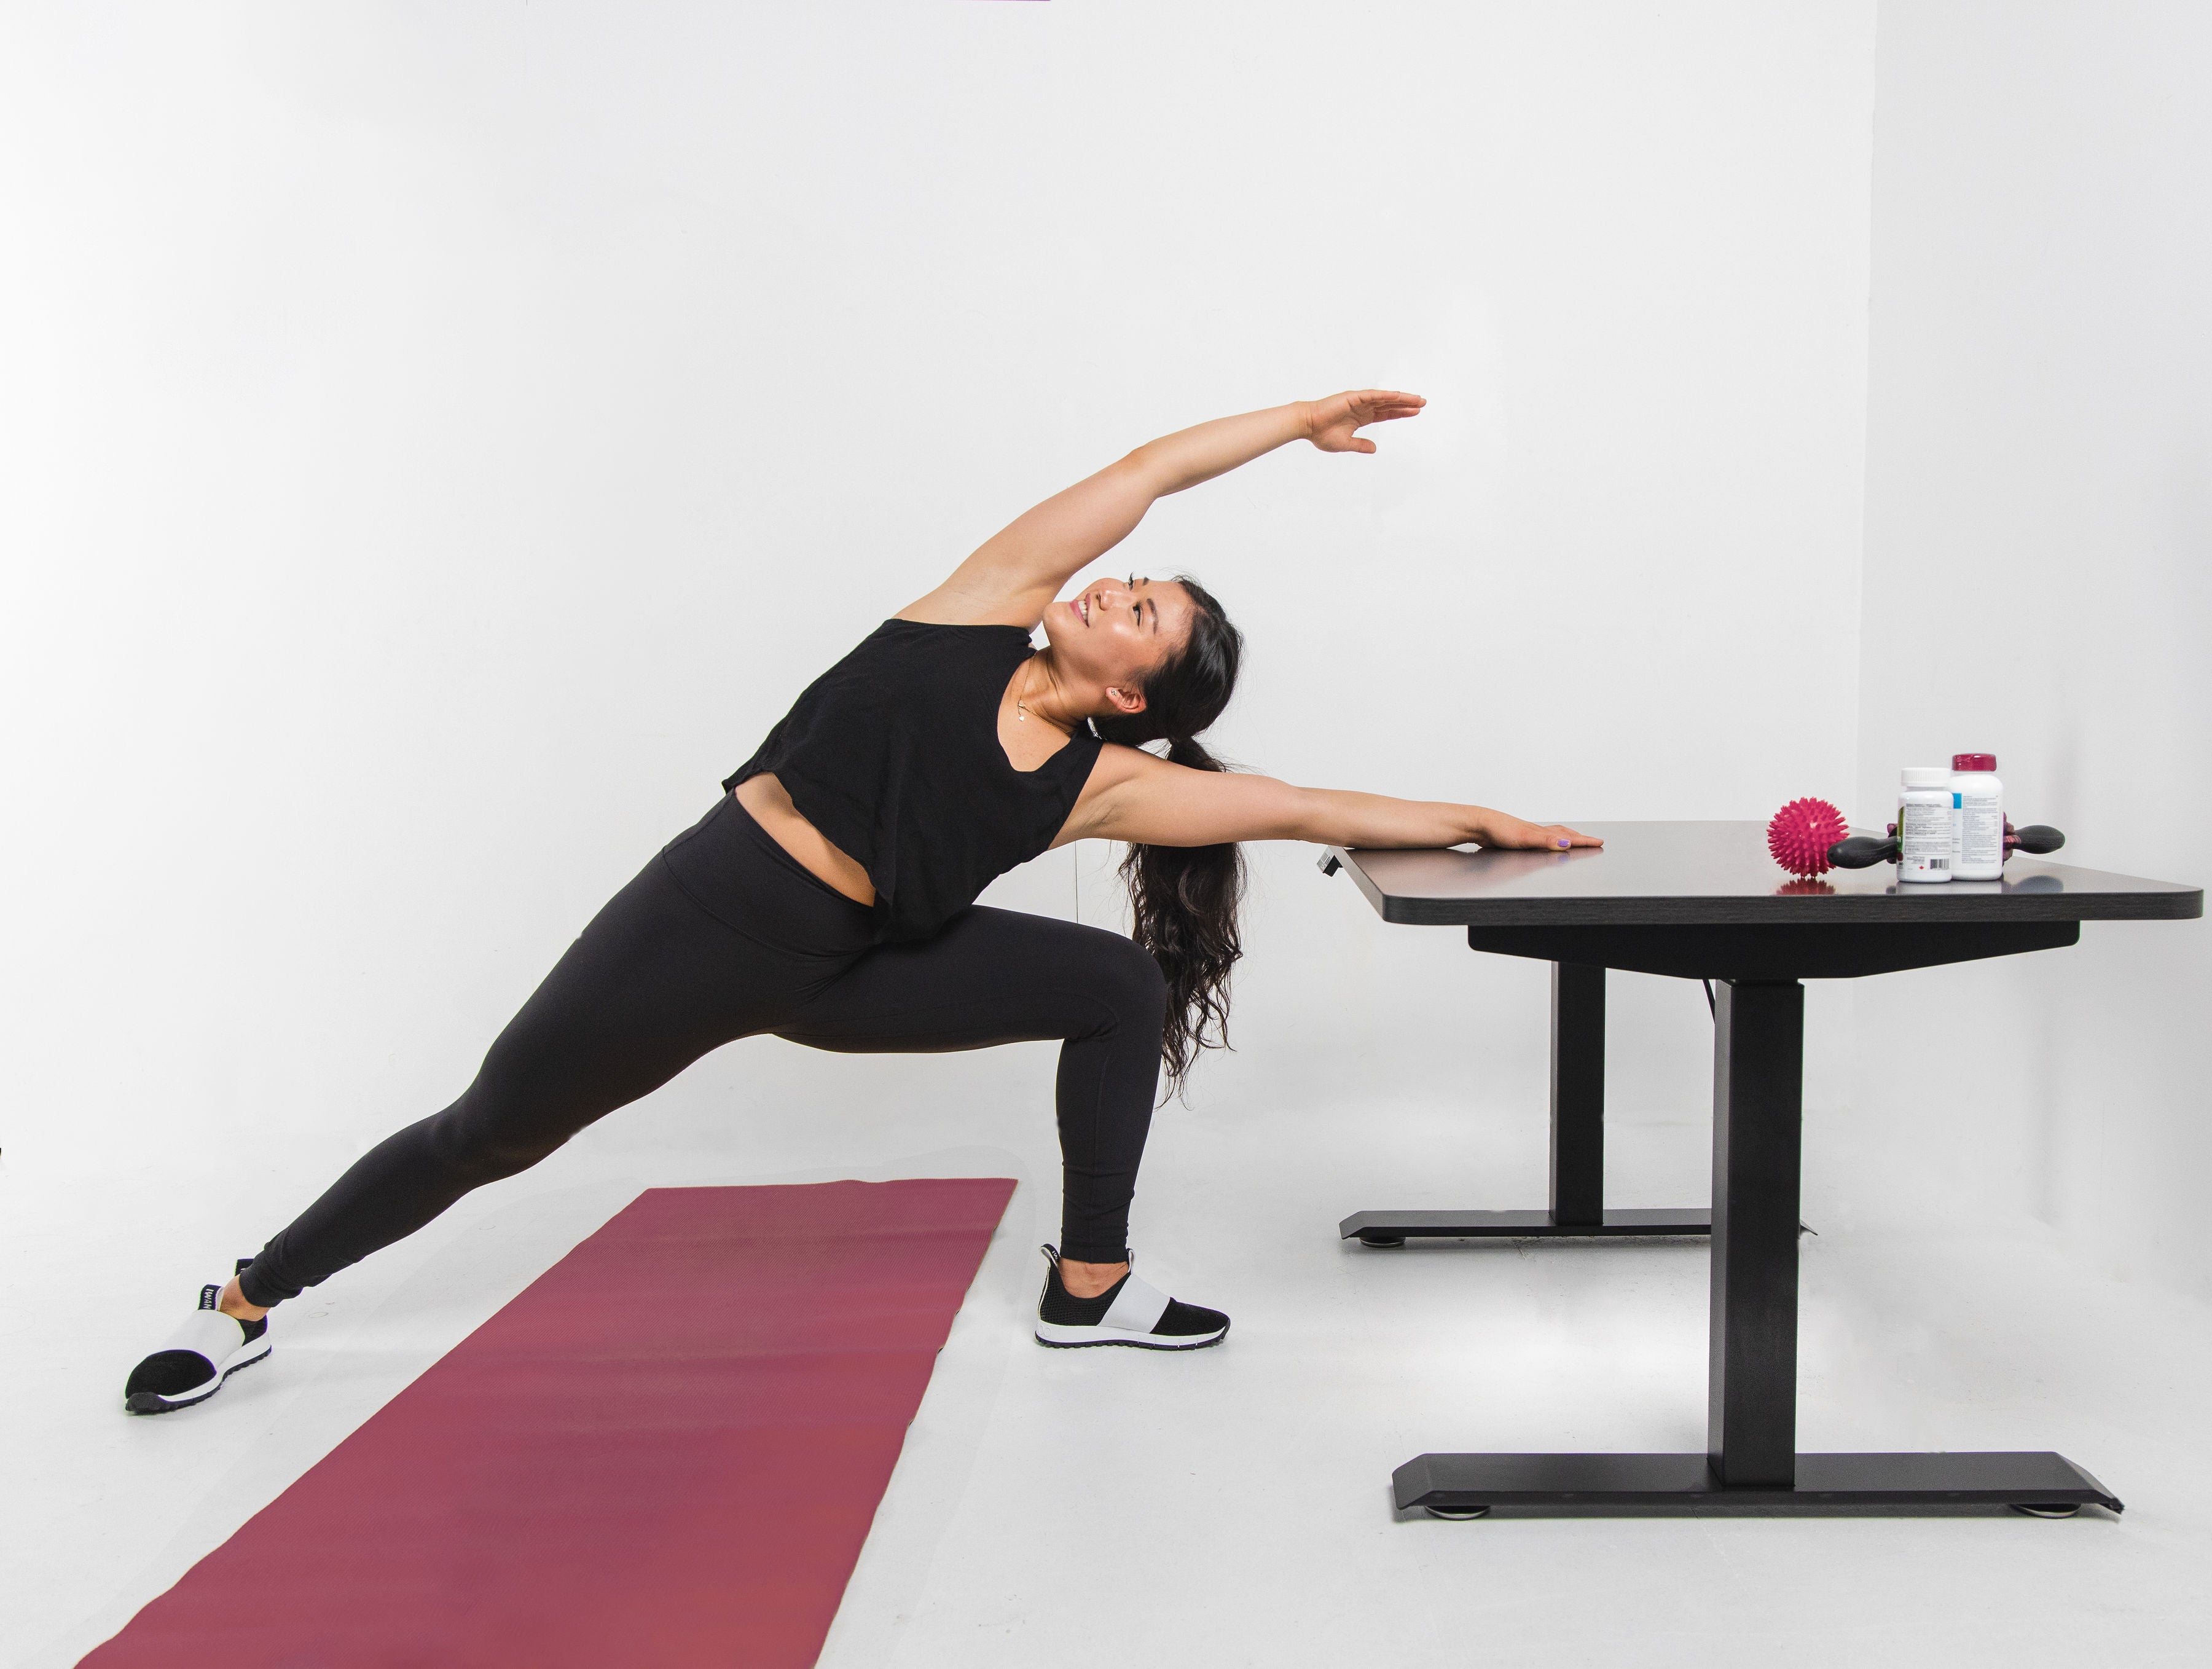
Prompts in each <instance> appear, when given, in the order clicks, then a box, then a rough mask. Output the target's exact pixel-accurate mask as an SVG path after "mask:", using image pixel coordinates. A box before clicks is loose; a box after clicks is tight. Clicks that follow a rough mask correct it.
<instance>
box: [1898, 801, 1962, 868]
mask: <svg viewBox="0 0 2212 1669" xmlns="http://www.w3.org/2000/svg"><path fill="white" fill-rule="evenodd" d="M1897 850H1898V859H1899V862H1901V863H1903V864H1904V865H1905V867H1906V868H1911V869H1917V870H1920V871H1922V872H1923V873H1928V872H1937V873H1940V872H1942V871H1943V870H1947V869H1948V868H1950V867H1951V808H1950V807H1948V806H1916V805H1912V804H1911V803H1909V802H1908V803H1907V804H1905V805H1902V806H1899V807H1898V808H1897Z"/></svg>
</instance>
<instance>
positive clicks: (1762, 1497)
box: [1322, 850, 2203, 1518]
mask: <svg viewBox="0 0 2212 1669" xmlns="http://www.w3.org/2000/svg"><path fill="white" fill-rule="evenodd" d="M1352 860H1353V855H1352V854H1349V853H1346V852H1342V851H1340V850H1331V851H1329V852H1328V854H1327V855H1326V856H1324V858H1323V859H1322V873H1323V874H1334V872H1335V871H1336V869H1337V868H1340V867H1342V866H1343V865H1344V864H1345V863H1346V862H1350V861H1352ZM1358 879H1359V880H1360V881H1361V885H1362V888H1363V890H1364V891H1365V892H1368V894H1369V896H1370V899H1372V900H1374V901H1375V902H1376V905H1377V908H1378V909H1383V907H1384V902H1385V901H1384V899H1383V898H1382V897H1380V896H1378V892H1377V889H1376V887H1375V886H1374V884H1373V883H1372V882H1371V881H1370V880H1368V878H1367V877H1366V876H1365V875H1364V874H1358ZM2174 890H2175V891H2177V892H2178V891H2179V889H2174ZM2202 901H2203V895H2202V893H2201V892H2200V893H2195V894H2193V895H2187V896H2185V897H2184V898H2179V899H2176V900H2175V901H2174V907H2172V908H2171V909H2167V908H2163V907H2161V908H2160V909H2158V910H2157V911H2155V912H2154V911H2152V910H2148V909H2145V910H2142V911H2135V910H2129V911H2125V912H2123V911H2118V910H2114V911H2110V912H2100V913H2110V914H2113V915H2118V914H2122V913H2126V914H2131V915H2132V914H2140V915H2145V916H2148V915H2150V914H2153V913H2156V914H2160V915H2166V916H2172V917H2181V916H2185V915H2196V914H2198V913H2200V912H2201V911H2202V907H2203V902H2202ZM1389 905H1390V906H1391V907H1390V908H1389V910H1387V911H1385V914H1386V918H1387V919H1415V920H1418V919H1419V917H1417V916H1413V915H1411V914H1401V913H1400V911H1401V909H1402V908H1403V905H1402V901H1401V900H1399V899H1396V898H1392V899H1390V900H1389ZM1415 907H1416V908H1418V907H1419V906H1415ZM2025 913H2026V912H2017V913H2015V914H2014V916H2013V917H2012V919H2001V918H1997V917H1994V916H1990V917H1984V918H1983V919H1956V920H1948V921H1911V920H1897V919H1895V918H1893V919H1892V920H1891V921H1889V922H1881V921H1879V920H1875V919H1861V920H1852V919H1850V918H1849V917H1843V918H1840V919H1838V918H1835V917H1832V918H1831V919H1829V920H1827V921H1824V922H1819V923H1813V922H1804V923H1791V922H1783V921H1776V922H1771V923H1756V924H1753V923H1717V922H1711V921H1707V922H1702V923H1698V922H1672V923H1632V924H1608V923H1590V922H1582V923H1576V922H1571V921H1570V922H1560V923H1557V924H1556V925H1555V924H1550V923H1514V924H1508V925H1483V924H1474V925H1469V926H1468V928H1467V935H1468V945H1469V946H1470V947H1472V948H1473V949H1475V950H1478V951H1487V952H1492V953H1500V954H1504V955H1510V956H1522V957H1529V958H1537V959H1544V960H1547V961H1550V962H1551V963H1552V964H1553V973H1552V1002H1553V1008H1552V1206H1551V1209H1550V1210H1549V1211H1547V1212H1541V1213H1539V1212H1533V1211H1531V1212H1458V1211H1452V1212H1428V1213H1415V1212H1379V1211H1364V1212H1358V1213H1355V1214H1354V1215H1352V1216H1350V1217H1347V1218H1346V1219H1345V1220H1344V1221H1343V1222H1342V1224H1340V1233H1341V1235H1342V1236H1343V1237H1344V1238H1346V1239H1350V1238H1352V1237H1354V1236H1357V1237H1358V1238H1359V1239H1360V1240H1362V1241H1363V1242H1364V1243H1365V1244H1368V1245H1370V1246H1375V1245H1379V1246H1394V1245H1398V1244H1401V1243H1402V1241H1403V1240H1405V1239H1406V1238H1407V1237H1408V1236H1414V1235H1427V1236H1435V1237H1445V1236H1471V1237H1472V1236H1520V1235H1532V1234H1533V1235H1553V1236H1562V1235H1569V1234H1583V1235H1589V1234H1608V1235H1635V1234H1657V1233H1673V1234H1685V1233H1700V1232H1705V1233H1710V1237H1711V1268H1712V1276H1711V1280H1712V1288H1711V1292H1712V1296H1711V1335H1710V1344H1709V1357H1708V1361H1709V1380H1708V1392H1707V1408H1706V1452H1705V1453H1703V1454H1603V1453H1594V1454H1425V1455H1421V1456H1419V1457H1418V1458H1416V1459H1413V1460H1409V1461H1407V1463H1406V1464H1405V1465H1402V1466H1401V1467H1399V1468H1398V1469H1397V1471H1395V1473H1394V1474H1393V1475H1392V1484H1393V1493H1394V1499H1395V1503H1396V1505H1397V1507H1398V1508H1399V1510H1401V1511H1406V1510H1409V1509H1414V1508H1422V1509H1426V1510H1427V1511H1428V1512H1430V1513H1431V1514H1434V1515H1435V1516H1437V1517H1439V1518H1475V1517H1480V1516H1483V1515H1485V1514H1488V1513H1490V1512H1491V1511H1492V1509H1494V1508H1507V1509H1514V1508H1523V1509H1549V1510H1553V1511H1557V1510H1561V1509H1565V1510H1585V1511H1587V1510H1596V1511H1600V1512H1619V1511H1622V1510H1636V1509H1642V1510H1645V1511H1654V1510H1656V1511H1661V1512H1685V1511H1699V1510H1711V1509H1714V1508H1751V1509H1764V1510H1767V1511H1787V1512H1794V1513H1807V1512H1812V1513H1822V1512H1830V1513H1832V1512H1837V1511H1842V1510H1852V1509H1857V1510H1875V1511H1884V1510H1889V1511H1894V1510H1899V1509H1905V1510H1911V1509H1917V1508H1946V1507H1968V1506H1975V1505H1980V1506H1985V1507H1990V1506H1994V1507H2013V1508H2019V1509H2021V1510H2022V1511H2025V1512H2028V1513H2032V1514H2039V1515H2044V1516H2065V1515H2069V1514H2073V1513H2075V1512H2076V1511H2078V1510H2079V1509H2080V1508H2081V1507H2083V1506H2087V1505H2096V1506H2100V1507H2103V1508H2107V1509H2109V1510H2110V1511H2112V1512H2114V1513H2118V1511H2120V1510H2121V1503H2120V1501H2119V1499H2118V1496H2116V1495H2113V1494H2112V1491H2110V1490H2109V1489H2106V1488H2105V1486H2104V1485H2103V1484H2102V1483H2099V1482H2098V1480H2097V1479H2096V1478H2095V1477H2092V1476H2091V1475H2090V1474H2089V1473H2088V1472H2087V1471H2084V1470H2083V1469H2082V1468H2081V1467H2080V1466H2078V1465H2075V1464H2074V1463H2073V1462H2072V1461H2070V1460H2068V1459H2065V1458H2064V1457H2063V1456H2062V1455H2058V1454H2055V1453H2048V1452H2029V1453H1901V1454H1800V1453H1797V1444H1796V1438H1797V1430H1796V1408H1797V1284H1798V1282H1797V1236H1798V1233H1799V1224H1798V1209H1799V1196H1800V1178H1801V1171H1802V1165H1801V1160H1802V1094H1803V1090H1802V1085H1803V1069H1804V1041H1805V991H1804V987H1803V985H1802V984H1801V983H1800V982H1801V981H1802V980H1804V979H1808V978H1858V977H1861V976H1863V975H1867V974H1874V973H1882V972H1892V971H1895V970H1900V969H1905V968H1916V967H1927V966H1931V965H1936V964H1940V963H1947V962H1960V961H1967V960H1973V959H1981V958H1985V957H1993V956H2008V955H2014V954H2017V953H2022V952H2027V951H2035V950H2047V949H2057V948H2059V947H2063V946H2067V945H2071V944H2074V943H2075V942H2076V941H2078V940H2079V939H2080V937H2081V921H2080V918H2079V917H2075V919H2070V920H2069V919H2050V918H2047V917H2046V918H2043V919H2034V918H2029V919H2022V918H2021V917H2022V915H2024V914H2025ZM1460 919H1461V920H1462V921H1464V920H1465V919H1466V918H1465V917H1464V916H1462V917H1461V918H1460ZM1608 967H1616V968H1621V969H1625V970H1630V971H1633V972H1646V973H1656V974H1665V975H1672V976H1674V977H1677V978H1709V979H1712V980H1714V981H1715V982H1716V983H1717V988H1718V989H1717V996H1716V998H1715V1005H1714V1015H1713V1020H1714V1026H1713V1191H1712V1199H1713V1204H1712V1209H1711V1214H1710V1216H1709V1217H1706V1216H1705V1214H1700V1213H1692V1212H1688V1211H1674V1212H1658V1211H1655V1212H1638V1213H1632V1212H1613V1213H1608V1212H1606V1211H1605V1210H1604V1209H1603V1205H1602V1197H1601V1188H1602V1181H1601V1179H1602V1168H1603V1160H1604V1134H1603V1129H1604V1126H1603V1118H1604V1066H1603V1060H1604V1056H1603V1048H1604V1018H1605V985H1604V979H1605V970H1606V969H1607V968H1608ZM1700 1219H1703V1221H1700Z"/></svg>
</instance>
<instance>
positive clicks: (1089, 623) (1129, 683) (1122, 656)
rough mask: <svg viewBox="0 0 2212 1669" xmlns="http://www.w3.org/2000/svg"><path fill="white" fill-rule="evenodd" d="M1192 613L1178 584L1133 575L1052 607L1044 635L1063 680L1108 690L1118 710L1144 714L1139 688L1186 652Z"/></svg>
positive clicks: (1100, 584) (1098, 583) (1095, 586)
mask: <svg viewBox="0 0 2212 1669" xmlns="http://www.w3.org/2000/svg"><path fill="white" fill-rule="evenodd" d="M1190 612H1191V603H1190V594H1189V593H1188V592H1186V591H1185V590H1184V589H1183V588H1182V586H1180V585H1178V584H1177V583H1176V582H1175V581H1173V580H1158V581H1155V580H1149V579H1145V578H1141V577H1139V576H1135V575H1132V576H1130V577H1129V578H1127V580H1098V581H1095V582H1092V583H1091V585H1090V586H1088V587H1086V588H1085V589H1084V591H1083V593H1082V594H1080V595H1079V596H1077V597H1074V598H1072V599H1070V600H1068V601H1066V602H1064V603H1054V604H1053V605H1052V606H1051V607H1049V608H1048V609H1046V610H1045V612H1044V635H1045V637H1047V638H1048V640H1050V642H1051V643H1052V653H1053V658H1054V660H1055V661H1058V662H1059V663H1060V670H1061V673H1062V674H1063V675H1064V676H1069V677H1073V678H1074V679H1080V680H1082V681H1084V682H1086V683H1089V682H1096V683H1097V684H1101V685H1105V686H1106V688H1107V691H1108V697H1107V698H1108V700H1109V702H1112V703H1113V704H1114V706H1115V710H1117V711H1122V712H1139V711H1141V710H1143V698H1142V697H1141V696H1139V694H1138V691H1139V686H1141V685H1143V683H1144V681H1145V679H1146V678H1148V677H1149V676H1151V674H1152V673H1153V671H1154V670H1156V669H1157V668H1158V667H1159V665H1160V663H1161V662H1162V661H1165V660H1166V659H1167V658H1168V657H1169V656H1170V655H1173V654H1174V653H1175V652H1176V650H1177V649H1181V648H1182V643H1183V640H1184V638H1185V637H1188V634H1189V631H1190ZM1117 692H1118V694H1119V696H1120V697H1122V698H1119V699H1117ZM1129 697H1133V698H1134V699H1135V701H1136V705H1134V706H1131V705H1129V704H1128V702H1127V698H1129Z"/></svg>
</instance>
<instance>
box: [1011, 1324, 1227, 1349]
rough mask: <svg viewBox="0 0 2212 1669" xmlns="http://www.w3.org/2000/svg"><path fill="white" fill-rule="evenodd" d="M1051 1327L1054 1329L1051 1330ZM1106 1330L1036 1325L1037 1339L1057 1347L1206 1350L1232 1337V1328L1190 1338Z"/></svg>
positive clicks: (1049, 1347) (1049, 1345)
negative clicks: (1110, 1346)
mask: <svg viewBox="0 0 2212 1669" xmlns="http://www.w3.org/2000/svg"><path fill="white" fill-rule="evenodd" d="M1048 1328H1049V1329H1050V1330H1051V1331H1050V1332H1049V1333H1048V1332H1047V1331H1046V1330H1047V1329H1048ZM1101 1333H1105V1329H1103V1328H1101V1327H1069V1326H1065V1325H1062V1324H1060V1323H1059V1322H1055V1321H1040V1322H1038V1323H1037V1325H1036V1342H1037V1343H1039V1344H1042V1345H1044V1346H1046V1347H1048V1349H1054V1350H1090V1349H1096V1348H1097V1347H1098V1346H1100V1345H1106V1344H1118V1345H1120V1346H1121V1347H1122V1348H1123V1349H1131V1350H1204V1349H1208V1348H1209V1347H1211V1346H1212V1345H1216V1344H1218V1343H1221V1341H1222V1340H1224V1339H1225V1338H1227V1337H1229V1329H1228V1328H1226V1327H1224V1328H1222V1329H1220V1330H1219V1331H1218V1332H1212V1333H1194V1334H1192V1335H1191V1336H1190V1337H1189V1338H1188V1339H1170V1338H1159V1337H1154V1336H1153V1335H1152V1334H1148V1333H1123V1334H1121V1336H1120V1337H1115V1336H1114V1335H1113V1334H1111V1333H1106V1336H1105V1337H1103V1338H1102V1337H1099V1335H1100V1334H1101Z"/></svg>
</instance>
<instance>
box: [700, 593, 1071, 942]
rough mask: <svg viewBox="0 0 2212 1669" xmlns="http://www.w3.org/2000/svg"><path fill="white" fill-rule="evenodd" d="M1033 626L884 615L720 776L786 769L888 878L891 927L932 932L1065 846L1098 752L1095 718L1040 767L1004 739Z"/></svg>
mask: <svg viewBox="0 0 2212 1669" xmlns="http://www.w3.org/2000/svg"><path fill="white" fill-rule="evenodd" d="M1029 655H1030V635H1029V633H1027V632H1026V631H1024V630H1022V629H1021V628H1020V627H1019V626H933V625H923V624H919V623H917V622H915V621H912V620H886V621H884V623H883V624H882V625H880V626H878V627H877V628H876V630H874V631H872V632H871V633H870V634H869V635H868V637H866V639H864V640H863V641H862V642H861V643H860V647H859V648H858V649H854V651H853V652H852V653H851V654H850V655H847V656H846V657H845V658H844V659H843V660H842V661H839V662H838V663H837V664H836V666H834V667H831V668H830V669H829V671H828V672H826V673H823V674H822V676H821V677H819V678H817V679H815V680H814V682H813V683H811V684H810V685H807V687H806V690H805V693H804V694H802V695H801V696H800V697H799V699H798V701H796V702H795V703H793V705H792V709H791V710H790V711H789V712H788V713H787V714H785V715H784V716H783V718H782V719H781V722H778V724H777V725H776V727H775V729H773V730H771V731H769V734H768V740H766V741H764V742H763V743H762V744H761V745H760V750H759V752H756V753H755V754H754V755H753V757H752V758H750V759H748V760H746V761H745V762H744V764H742V765H740V766H738V769H737V770H736V771H732V773H731V774H730V775H729V776H728V777H725V778H724V779H723V782H722V787H723V788H724V789H734V788H735V787H737V785H738V783H742V782H744V780H745V779H746V778H747V777H758V776H760V775H762V774H763V772H767V771H773V772H775V776H776V778H777V780H778V781H780V782H781V783H782V784H783V786H784V789H785V790H786V791H787V792H788V793H789V794H790V795H791V802H792V804H793V805H794V806H796V807H798V808H799V815H800V816H802V817H804V818H805V819H806V820H807V821H808V822H809V823H811V824H812V825H814V826H815V827H816V828H817V829H819V830H820V831H822V834H823V838H825V839H826V840H828V841H829V844H832V845H833V846H835V847H836V848H837V849H838V850H840V851H842V852H844V853H845V854H847V855H848V856H850V857H851V858H853V859H854V862H857V863H859V864H860V867H861V868H863V869H866V871H867V872H868V879H869V880H871V881H872V882H874V883H875V888H876V916H877V920H878V931H879V932H880V933H881V935H882V936H883V937H884V938H885V939H921V938H926V937H927V936H928V935H930V934H932V933H934V932H935V931H936V930H937V929H939V928H940V927H942V926H944V925H945V923H946V922H948V921H949V920H951V918H952V917H953V916H954V915H956V914H957V913H958V912H959V911H962V910H963V909H965V908H966V907H967V906H968V905H970V904H973V903H974V902H975V895H976V894H977V893H978V892H981V891H982V890H983V889H984V887H986V886H988V885H989V884H990V883H991V881H992V880H993V878H994V877H995V876H999V875H1002V874H1005V873H1006V871H1007V870H1009V869H1011V868H1013V867H1014V866H1015V865H1016V864H1018V863H1022V862H1027V861H1028V860H1029V859H1030V858H1033V857H1035V856H1036V855H1037V854H1038V853H1039V852H1042V851H1043V850H1045V848H1047V847H1048V846H1049V845H1051V844H1052V841H1053V837H1054V835H1057V834H1058V833H1059V832H1060V827H1061V825H1063V824H1065V823H1066V821H1067V814H1068V813H1070V812H1071V811H1073V809H1074V808H1075V799H1076V796H1077V795H1079V794H1081V793H1082V792H1083V785H1084V783H1085V782H1087V781H1089V780H1090V777H1091V766H1092V764H1095V763H1096V762H1097V758H1098V749H1099V746H1100V744H1099V741H1098V738H1097V736H1095V735H1093V734H1091V732H1090V731H1089V730H1088V729H1087V728H1086V729H1082V730H1079V731H1077V732H1076V733H1075V736H1074V739H1073V740H1072V741H1070V742H1069V743H1068V745H1067V746H1066V747H1063V748H1061V749H1060V752H1057V753H1055V754H1054V755H1053V756H1052V757H1051V758H1049V759H1047V760H1046V761H1045V762H1044V763H1043V764H1042V765H1039V766H1038V767H1037V768H1036V770H1035V771H1017V770H1015V769H1014V767H1013V764H1012V761H1010V760H1009V759H1008V758H1006V749H1005V748H1004V747H1003V746H1000V742H999V703H1000V699H1001V698H1002V697H1004V696H1005V694H1006V682H1007V680H1008V679H1011V678H1012V677H1013V675H1014V668H1015V667H1018V666H1020V665H1021V663H1022V662H1023V661H1025V660H1027V659H1028V658H1029Z"/></svg>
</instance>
